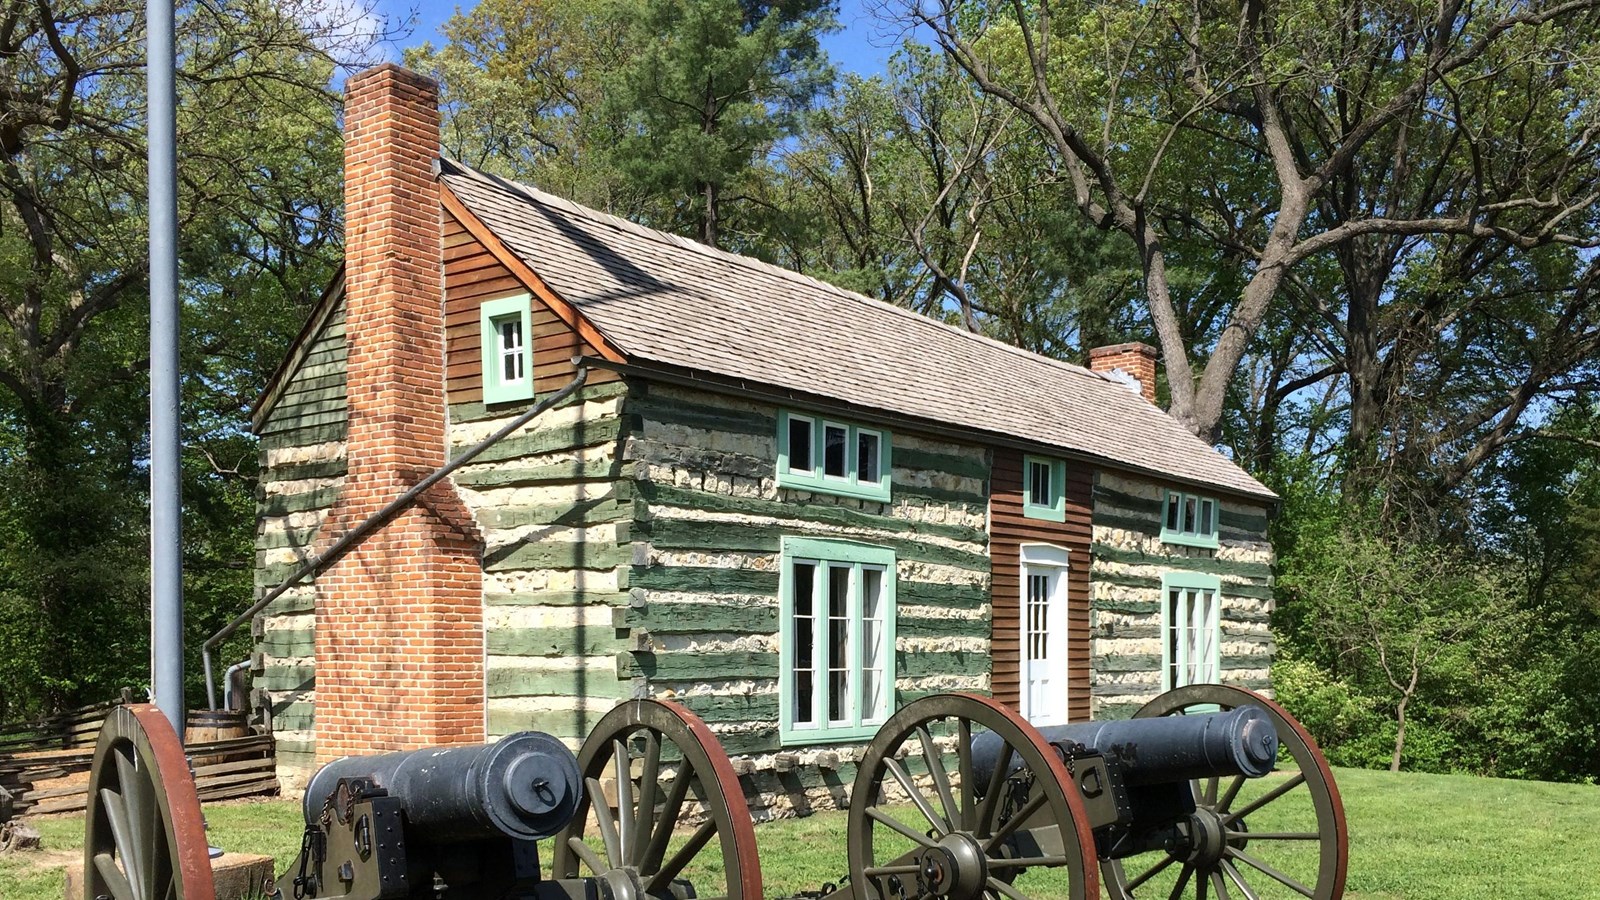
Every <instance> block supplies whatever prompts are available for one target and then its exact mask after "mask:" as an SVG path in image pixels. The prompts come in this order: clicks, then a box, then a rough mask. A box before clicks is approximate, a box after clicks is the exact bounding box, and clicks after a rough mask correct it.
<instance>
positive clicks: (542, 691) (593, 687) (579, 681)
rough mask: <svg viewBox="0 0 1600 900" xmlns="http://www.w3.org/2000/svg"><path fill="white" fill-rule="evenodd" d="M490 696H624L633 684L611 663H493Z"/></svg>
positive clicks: (490, 674) (489, 688)
mask: <svg viewBox="0 0 1600 900" xmlns="http://www.w3.org/2000/svg"><path fill="white" fill-rule="evenodd" d="M486 682H487V691H488V695H489V696H490V697H577V696H585V697H605V698H611V699H615V700H622V699H624V698H626V697H628V696H630V695H631V693H632V684H631V683H630V682H627V681H618V680H617V673H616V670H615V668H614V667H613V666H612V665H606V666H604V667H602V668H599V669H526V668H520V667H518V668H506V667H500V666H494V667H491V668H490V669H488V671H487V673H486Z"/></svg>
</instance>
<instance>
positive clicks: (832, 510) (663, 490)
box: [639, 482, 988, 544]
mask: <svg viewBox="0 0 1600 900" xmlns="http://www.w3.org/2000/svg"><path fill="white" fill-rule="evenodd" d="M639 496H640V497H643V498H644V499H645V500H646V501H648V502H649V504H650V505H651V506H652V507H676V508H680V509H695V510H705V511H708V512H724V513H737V514H740V515H747V516H762V517H768V518H774V519H782V520H787V521H801V522H819V523H823V524H828V525H836V526H839V527H844V528H876V529H879V530H882V531H888V532H902V533H904V532H910V533H912V534H927V535H933V536H937V537H944V538H950V539H952V540H958V541H969V542H971V543H975V544H984V543H987V542H988V535H987V534H986V533H985V532H984V530H983V529H982V528H970V527H967V526H963V525H942V524H938V523H932V522H909V521H907V520H905V519H897V518H894V517H893V516H883V515H875V514H873V513H868V512H863V511H861V510H859V509H850V508H848V507H843V506H830V505H827V504H823V503H807V504H804V505H800V504H795V503H785V502H783V501H780V500H765V499H760V498H756V497H730V496H728V495H727V494H713V493H710V492H707V491H696V490H689V489H686V488H680V487H675V486H673V485H667V484H656V483H654V482H642V483H640V484H639Z"/></svg>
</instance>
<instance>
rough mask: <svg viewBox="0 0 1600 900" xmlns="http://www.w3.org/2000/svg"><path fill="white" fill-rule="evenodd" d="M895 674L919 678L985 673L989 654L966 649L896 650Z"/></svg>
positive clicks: (898, 676)
mask: <svg viewBox="0 0 1600 900" xmlns="http://www.w3.org/2000/svg"><path fill="white" fill-rule="evenodd" d="M894 658H895V670H894V673H895V676H896V677H897V678H921V677H923V676H927V675H987V674H989V655H988V654H987V653H976V652H971V651H967V650H941V651H907V650H896V651H895V653H894Z"/></svg>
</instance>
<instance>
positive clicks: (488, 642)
mask: <svg viewBox="0 0 1600 900" xmlns="http://www.w3.org/2000/svg"><path fill="white" fill-rule="evenodd" d="M484 643H485V646H486V647H487V649H488V651H489V653H490V654H491V655H500V656H542V657H553V658H559V659H567V658H570V657H574V656H611V655H614V654H615V653H616V652H617V651H618V650H620V649H621V648H622V646H623V643H624V642H623V641H622V640H621V639H619V638H618V637H617V630H616V629H615V628H612V627H611V626H609V625H600V626H595V625H586V626H580V625H563V626H560V627H552V628H496V629H493V630H491V631H490V632H489V633H488V634H487V635H486V636H485V640H484Z"/></svg>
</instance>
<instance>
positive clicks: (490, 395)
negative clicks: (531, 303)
mask: <svg viewBox="0 0 1600 900" xmlns="http://www.w3.org/2000/svg"><path fill="white" fill-rule="evenodd" d="M478 319H479V322H480V324H481V329H482V332H483V402H484V403H509V402H512V401H515V400H532V399H533V360H532V353H531V347H532V343H533V340H532V339H533V328H532V323H531V321H530V315H529V311H528V295H527V294H519V295H518V296H515V297H503V298H501V299H499V300H490V301H488V302H486V303H484V304H483V305H482V306H481V307H479V310H478Z"/></svg>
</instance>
